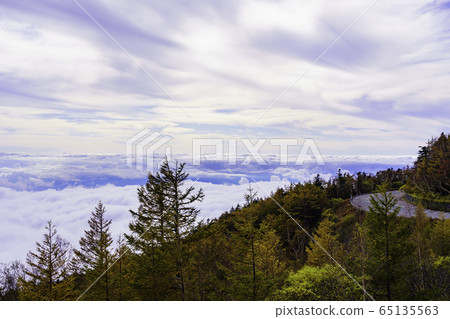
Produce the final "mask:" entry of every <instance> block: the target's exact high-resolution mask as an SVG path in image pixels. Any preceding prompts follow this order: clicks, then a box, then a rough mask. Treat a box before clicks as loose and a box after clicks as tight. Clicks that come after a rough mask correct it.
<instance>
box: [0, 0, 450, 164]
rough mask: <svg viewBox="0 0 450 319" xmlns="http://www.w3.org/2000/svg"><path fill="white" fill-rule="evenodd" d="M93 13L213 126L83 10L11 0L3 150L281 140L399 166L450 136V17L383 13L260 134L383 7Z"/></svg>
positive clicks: (137, 8) (119, 8)
mask: <svg viewBox="0 0 450 319" xmlns="http://www.w3.org/2000/svg"><path fill="white" fill-rule="evenodd" d="M80 3H81V4H82V5H83V6H85V8H86V10H88V11H89V12H90V13H91V14H92V16H94V17H95V18H96V19H97V20H98V21H99V23H101V24H102V26H104V28H105V29H106V30H108V32H110V34H111V35H112V36H113V37H114V38H115V39H116V40H117V41H118V42H119V43H120V44H121V45H122V46H123V47H124V48H125V49H126V50H127V51H128V52H129V53H130V54H131V55H132V56H133V57H134V59H135V61H137V62H138V63H139V64H140V65H141V66H143V67H144V68H145V69H146V70H147V71H148V72H149V74H151V75H152V76H153V77H154V78H155V79H156V80H157V81H158V83H160V84H162V85H163V86H164V87H165V88H166V90H167V92H169V94H170V96H171V97H174V98H175V99H176V100H177V101H179V104H181V105H182V107H183V109H184V110H185V111H187V112H188V113H189V114H190V115H191V116H192V117H193V118H195V119H196V121H197V122H198V123H199V124H200V127H198V126H197V125H195V123H193V121H192V119H191V118H190V117H189V116H187V115H186V114H185V112H184V111H183V110H182V109H180V107H179V106H178V105H177V103H174V101H172V99H171V98H170V97H168V96H166V94H165V93H164V92H163V91H162V90H161V89H160V87H158V85H157V84H156V83H155V82H154V81H153V80H152V79H150V78H149V77H148V76H147V75H146V74H145V73H144V72H143V71H142V70H141V69H140V67H139V66H137V65H136V64H135V63H134V61H133V60H131V59H130V58H129V57H127V55H126V54H125V53H124V52H123V51H122V49H121V48H119V47H118V46H117V45H116V44H115V43H114V41H112V40H111V39H110V38H109V37H108V36H107V35H106V34H105V33H104V32H103V31H102V30H101V29H100V28H98V26H96V25H95V23H93V22H92V21H91V20H90V19H89V17H87V16H86V15H85V14H84V13H83V11H82V10H80V8H79V7H77V6H76V4H75V3H73V2H61V1H55V0H39V1H31V0H24V1H20V2H18V1H10V0H5V1H2V3H1V4H0V8H1V12H2V13H3V14H2V15H1V16H0V45H1V47H2V48H3V49H2V50H1V51H0V91H1V94H0V121H1V122H2V123H4V125H2V127H1V128H0V135H2V139H1V141H0V149H1V150H3V151H6V152H14V151H20V152H45V153H48V152H54V153H59V152H68V153H93V152H107V153H118V152H122V151H123V149H124V144H125V141H126V140H127V138H129V137H130V136H132V135H133V134H134V133H135V132H137V131H139V130H140V129H142V128H144V127H150V128H152V129H155V130H158V131H161V132H162V133H165V134H173V135H174V137H175V139H176V140H177V141H178V143H179V144H180V145H184V146H185V147H187V146H188V145H190V141H191V140H192V137H194V136H195V137H202V136H205V135H208V134H216V135H219V136H223V135H225V136H228V137H230V136H241V137H242V136H246V137H255V136H260V135H261V134H266V135H273V132H276V133H277V135H276V136H266V137H298V138H306V137H313V138H315V139H316V140H317V141H318V142H320V143H321V145H322V146H321V148H322V149H323V151H324V153H328V154H361V153H364V154H382V153H383V154H392V155H395V154H396V155H398V154H411V153H414V152H415V151H416V149H417V146H418V145H420V144H421V143H424V142H426V140H427V139H428V138H429V137H430V136H432V135H437V134H439V133H440V132H441V131H445V130H446V129H447V123H446V121H445V120H446V119H447V118H448V116H446V115H448V112H449V111H448V108H447V107H446V106H447V105H448V103H449V102H450V93H449V92H448V90H447V83H448V82H449V81H450V79H449V76H450V75H449V74H448V73H446V72H442V70H446V69H448V68H449V67H450V64H449V63H450V62H449V61H450V59H449V58H450V56H449V55H450V50H449V47H450V43H449V36H448V35H449V32H450V30H449V29H448V27H447V21H448V19H449V18H450V11H449V10H448V5H445V4H446V2H442V1H428V2H411V1H406V0H402V1H397V2H396V3H395V4H386V3H382V2H378V3H376V4H375V5H374V6H373V7H371V8H370V10H369V11H368V12H367V13H366V14H365V15H364V16H362V17H361V19H360V20H359V21H358V22H357V23H356V24H355V25H354V26H353V27H352V28H351V29H350V30H349V31H348V32H347V33H346V34H345V35H344V36H343V37H342V38H341V39H340V40H339V41H338V42H337V43H336V44H335V45H334V46H333V47H332V48H331V49H330V50H329V51H328V52H327V54H325V55H324V56H323V58H322V59H320V61H318V62H317V63H316V64H315V65H314V66H313V67H312V68H311V69H310V70H309V71H308V72H307V73H306V74H305V75H304V76H303V77H302V78H301V79H300V80H299V81H298V83H296V84H295V85H294V86H293V87H292V88H291V89H290V90H289V91H288V92H287V93H286V94H284V95H283V96H282V97H281V98H280V99H279V101H278V102H277V103H275V104H274V105H273V106H272V107H271V108H270V109H269V110H268V111H267V113H265V115H264V116H263V117H262V118H261V119H260V120H259V121H258V122H257V124H256V126H255V127H252V126H251V123H252V122H253V121H254V120H255V118H256V117H258V116H259V115H260V114H261V112H262V110H264V109H265V108H266V107H267V106H269V105H270V104H271V103H272V102H273V101H274V100H275V98H276V97H277V96H279V95H280V93H281V92H283V91H284V90H285V89H286V88H287V87H288V86H289V85H290V84H292V83H293V82H294V80H295V79H297V78H298V77H299V76H300V75H301V74H302V73H303V72H304V71H305V70H307V69H308V67H309V65H310V64H311V63H312V62H313V61H314V60H315V59H316V58H317V56H318V55H319V54H321V53H322V52H323V51H324V50H325V49H326V48H327V47H328V46H329V45H330V44H331V43H332V42H333V41H334V40H335V39H336V38H337V37H338V36H339V35H340V34H341V33H342V32H343V31H344V30H345V29H346V28H347V27H348V26H349V25H350V23H351V22H352V21H353V20H354V19H355V18H356V17H357V16H358V15H359V14H360V13H361V12H362V11H363V10H364V9H366V8H367V6H368V5H369V3H370V2H367V1H363V2H362V1H344V2H339V3H338V2H333V1H314V2H311V3H309V2H308V3H306V2H302V3H300V2H298V1H293V0H282V1H276V2H273V1H265V2H261V1H254V0H245V1H221V0H220V1H219V0H215V1H199V2H196V3H195V4H194V3H189V4H188V3H186V2H185V1H180V0H178V1H177V0H173V1H166V2H164V3H162V2H161V1H147V2H145V3H143V2H141V1H134V0H133V1H115V2H114V3H111V1H97V2H87V1H80ZM224 110H226V111H225V112H224ZM212 127H214V128H213V129H211V128H212ZM186 133H189V134H186ZM183 152H184V151H183Z"/></svg>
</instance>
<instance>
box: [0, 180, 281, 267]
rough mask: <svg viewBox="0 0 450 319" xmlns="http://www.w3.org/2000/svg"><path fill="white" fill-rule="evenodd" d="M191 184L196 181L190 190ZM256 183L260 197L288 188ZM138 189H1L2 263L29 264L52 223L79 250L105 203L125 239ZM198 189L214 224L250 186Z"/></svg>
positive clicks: (114, 230) (115, 231) (198, 185)
mask: <svg viewBox="0 0 450 319" xmlns="http://www.w3.org/2000/svg"><path fill="white" fill-rule="evenodd" d="M190 183H192V181H191V182H187V183H186V185H189V184H190ZM252 184H253V188H254V189H255V190H257V191H258V196H260V197H267V196H268V194H267V193H266V191H267V192H269V193H270V192H272V191H275V190H276V189H277V188H279V187H284V186H285V185H287V183H286V182H281V181H276V182H257V183H252ZM137 187H138V186H136V185H129V186H124V187H120V186H114V185H105V186H102V187H98V188H83V187H74V188H66V189H63V190H52V189H49V190H44V191H38V192H29V191H15V190H12V189H8V188H4V187H0V201H1V203H2V205H1V207H0V219H1V220H2V222H1V223H0V242H1V243H2V245H1V246H0V262H7V261H11V260H13V259H21V260H24V259H25V256H26V253H27V252H28V251H29V250H34V243H35V241H41V237H42V234H43V231H44V226H45V223H46V221H47V220H49V219H51V220H52V221H53V222H54V223H55V225H57V228H58V230H59V234H60V235H61V237H63V238H65V239H67V240H69V241H70V242H71V244H72V245H74V246H75V247H76V246H77V244H78V240H79V239H80V237H81V236H82V235H83V234H84V230H85V229H86V228H87V220H88V219H89V217H90V215H91V211H92V210H93V209H94V207H95V206H96V204H97V203H98V201H99V200H101V201H102V202H103V203H104V204H105V206H106V209H107V217H108V218H110V219H112V224H111V233H112V234H113V236H114V238H115V239H117V237H118V235H119V234H121V233H126V232H128V224H129V222H130V221H131V214H130V213H129V210H130V209H133V210H136V209H137V208H138V198H137ZM194 187H195V188H196V189H199V188H202V189H203V190H204V192H205V199H204V201H203V202H202V203H198V204H197V207H198V208H200V209H201V213H200V215H199V219H207V218H210V219H212V218H216V217H219V216H220V215H221V214H222V213H223V212H225V211H228V210H229V209H230V208H231V206H236V204H237V203H240V204H241V205H242V203H243V202H244V197H243V195H244V193H245V192H246V191H247V188H248V185H245V184H243V185H216V184H211V183H202V182H197V183H195V185H194ZM261 187H262V188H261Z"/></svg>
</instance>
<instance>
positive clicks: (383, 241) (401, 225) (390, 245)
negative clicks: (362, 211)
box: [364, 187, 411, 300]
mask: <svg viewBox="0 0 450 319" xmlns="http://www.w3.org/2000/svg"><path fill="white" fill-rule="evenodd" d="M378 191H379V193H378V194H375V195H373V196H371V199H370V203H371V207H370V209H369V212H368V213H367V216H366V219H365V225H364V226H365V227H366V228H367V236H368V242H367V246H368V250H369V254H370V256H371V260H370V265H371V268H372V274H373V285H374V286H375V291H376V294H377V295H380V296H384V297H386V298H387V299H388V300H392V298H393V295H394V294H395V293H396V291H395V292H394V288H396V287H394V286H395V284H396V283H399V282H401V280H402V277H403V276H404V272H403V271H402V270H401V269H402V268H401V267H400V266H401V265H402V263H403V261H404V259H405V257H406V256H407V255H408V254H409V253H410V251H411V245H410V243H409V242H408V236H409V229H408V225H407V222H406V221H405V220H404V219H402V218H400V217H398V213H399V211H400V208H399V207H397V206H396V204H397V200H396V199H395V197H394V195H392V193H388V192H387V191H386V187H380V188H379V189H378Z"/></svg>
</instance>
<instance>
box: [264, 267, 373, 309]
mask: <svg viewBox="0 0 450 319" xmlns="http://www.w3.org/2000/svg"><path fill="white" fill-rule="evenodd" d="M356 280H358V278H356ZM363 294H364V292H363V291H362V289H361V288H360V287H359V286H358V285H357V284H356V283H355V282H354V281H353V280H352V279H351V278H350V277H348V275H346V274H345V273H344V272H343V271H342V269H340V268H339V267H338V266H332V265H325V266H323V267H311V266H305V267H303V268H302V269H300V270H299V271H297V272H296V273H291V274H290V275H289V277H288V278H287V280H286V282H285V285H284V287H283V288H281V289H280V290H278V291H276V292H275V293H274V294H273V295H272V296H271V297H270V298H268V299H269V300H279V301H300V300H303V301H330V300H340V301H345V300H362V299H363Z"/></svg>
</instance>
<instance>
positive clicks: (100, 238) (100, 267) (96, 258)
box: [74, 201, 113, 300]
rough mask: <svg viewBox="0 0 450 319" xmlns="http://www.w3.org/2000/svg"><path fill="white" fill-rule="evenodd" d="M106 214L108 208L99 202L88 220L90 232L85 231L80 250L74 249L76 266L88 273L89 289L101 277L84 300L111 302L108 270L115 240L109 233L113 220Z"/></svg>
mask: <svg viewBox="0 0 450 319" xmlns="http://www.w3.org/2000/svg"><path fill="white" fill-rule="evenodd" d="M105 213H106V208H105V206H104V205H103V203H102V202H101V201H99V202H98V204H97V206H96V207H95V210H94V211H93V212H92V216H91V218H90V219H89V220H88V225H89V230H85V231H84V237H82V238H81V239H80V242H79V243H80V250H77V249H74V253H75V260H74V264H76V265H77V266H78V267H79V268H81V269H82V271H83V272H84V273H86V279H87V285H88V287H89V286H90V285H91V284H92V283H93V282H95V280H97V279H98V278H99V277H100V276H101V278H100V279H99V280H98V281H97V282H96V283H95V284H94V286H92V287H90V288H89V291H88V292H87V293H86V294H87V296H83V297H84V298H89V297H90V298H93V299H104V300H109V271H108V270H109V266H110V264H111V257H112V256H111V244H112V242H113V240H112V237H111V233H110V231H109V226H110V225H111V220H109V219H106V218H105ZM88 287H86V288H88Z"/></svg>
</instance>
